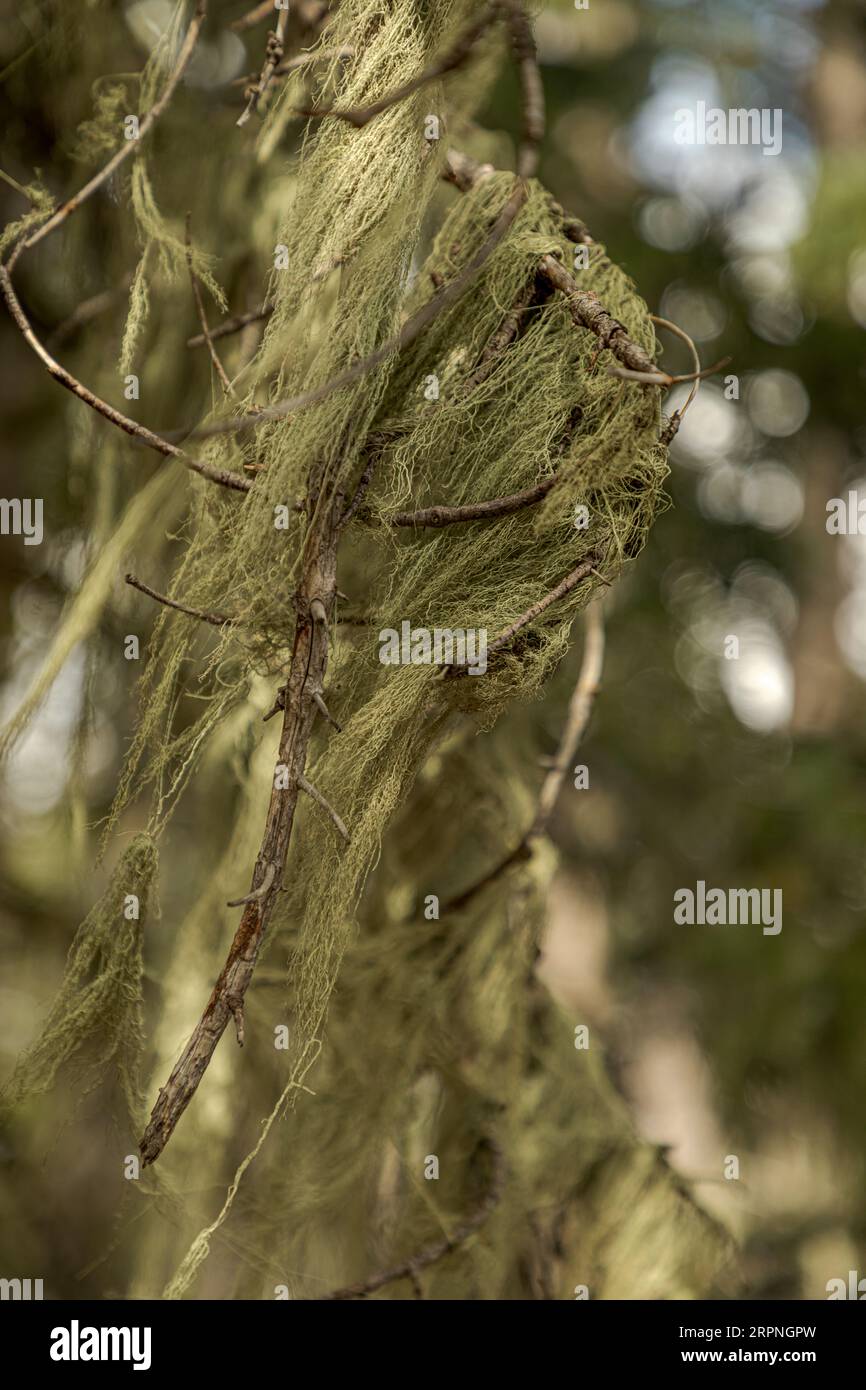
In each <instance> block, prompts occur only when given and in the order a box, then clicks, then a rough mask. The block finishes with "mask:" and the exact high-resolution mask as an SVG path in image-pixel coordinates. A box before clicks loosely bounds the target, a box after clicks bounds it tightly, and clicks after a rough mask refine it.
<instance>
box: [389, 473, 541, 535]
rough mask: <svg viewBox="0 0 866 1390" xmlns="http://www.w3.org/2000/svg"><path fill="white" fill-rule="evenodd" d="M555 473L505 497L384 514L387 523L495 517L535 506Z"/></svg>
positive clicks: (449, 523)
mask: <svg viewBox="0 0 866 1390" xmlns="http://www.w3.org/2000/svg"><path fill="white" fill-rule="evenodd" d="M556 482H557V477H556V474H553V476H552V477H550V478H544V479H543V480H542V481H541V482H540V483H536V484H535V486H534V487H530V488H526V490H525V491H524V492H512V493H509V494H508V495H507V496H505V497H491V498H489V500H488V501H486V502H469V503H467V504H466V505H465V506H463V507H421V508H420V509H419V510H418V511H417V512H395V514H394V515H393V516H390V517H388V518H387V521H388V524H389V525H390V526H412V527H421V526H425V527H429V526H454V525H456V524H457V523H458V522H461V521H493V520H494V519H495V518H496V517H500V516H510V515H511V513H512V512H520V511H523V509H524V508H525V507H534V506H535V504H536V503H537V502H541V501H542V499H543V498H545V497H546V496H547V494H548V493H549V492H550V490H551V488H553V487H555V486H556Z"/></svg>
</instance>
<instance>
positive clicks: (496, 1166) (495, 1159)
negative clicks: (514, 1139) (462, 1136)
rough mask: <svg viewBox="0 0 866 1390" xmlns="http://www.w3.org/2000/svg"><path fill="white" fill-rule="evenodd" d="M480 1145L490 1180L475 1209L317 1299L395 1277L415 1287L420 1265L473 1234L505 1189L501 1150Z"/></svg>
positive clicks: (361, 1290) (349, 1294)
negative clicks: (447, 1230)
mask: <svg viewBox="0 0 866 1390" xmlns="http://www.w3.org/2000/svg"><path fill="white" fill-rule="evenodd" d="M484 1147H485V1148H487V1149H489V1151H490V1157H491V1174H490V1184H489V1186H488V1188H487V1191H486V1192H485V1194H484V1196H483V1197H482V1199H481V1201H480V1202H479V1203H478V1206H477V1207H476V1208H475V1210H474V1211H472V1212H470V1213H469V1214H468V1215H467V1216H465V1217H464V1218H463V1220H462V1221H460V1222H459V1223H458V1225H457V1226H455V1228H454V1230H453V1231H452V1232H451V1234H450V1235H443V1236H439V1237H438V1238H437V1239H436V1240H431V1241H430V1242H429V1243H428V1244H427V1245H422V1246H420V1247H419V1249H417V1250H415V1251H414V1252H413V1253H412V1254H411V1255H409V1256H407V1258H406V1259H404V1260H401V1261H400V1262H399V1264H395V1265H391V1266H390V1267H389V1268H388V1269H380V1270H378V1271H377V1273H375V1274H370V1275H369V1276H368V1277H367V1278H366V1279H362V1280H360V1281H359V1282H358V1283H357V1284H348V1285H346V1287H345V1288H342V1289H333V1290H332V1291H331V1292H330V1293H326V1294H324V1295H323V1296H322V1300H321V1301H323V1302H335V1301H342V1302H345V1301H347V1300H349V1299H352V1298H366V1297H367V1295H368V1294H371V1293H375V1292H376V1290H377V1289H381V1288H384V1287H385V1285H386V1284H393V1283H394V1282H395V1280H397V1279H409V1280H410V1281H411V1282H412V1283H413V1287H415V1281H416V1280H417V1278H418V1274H419V1272H420V1271H421V1270H422V1269H429V1267H430V1265H434V1264H436V1263H437V1262H438V1261H439V1260H441V1259H444V1257H445V1256H446V1255H450V1254H451V1253H452V1252H453V1251H454V1250H457V1249H458V1248H459V1247H460V1246H461V1245H465V1244H466V1242H467V1240H469V1238H470V1236H473V1235H475V1233H476V1231H478V1230H480V1229H481V1227H482V1226H483V1225H484V1223H485V1222H486V1221H487V1220H488V1218H489V1217H490V1216H491V1214H492V1213H493V1211H494V1210H495V1209H496V1207H497V1206H498V1205H499V1203H500V1201H501V1200H502V1194H503V1192H504V1191H505V1179H506V1166H505V1159H504V1157H503V1154H502V1150H501V1149H500V1147H499V1145H498V1144H496V1143H495V1142H494V1141H493V1140H489V1141H487V1142H486V1143H485V1145H484ZM416 1293H417V1288H416Z"/></svg>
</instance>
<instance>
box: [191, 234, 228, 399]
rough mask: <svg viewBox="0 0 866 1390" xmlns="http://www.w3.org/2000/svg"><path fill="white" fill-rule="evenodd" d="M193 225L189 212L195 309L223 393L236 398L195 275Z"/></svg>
mask: <svg viewBox="0 0 866 1390" xmlns="http://www.w3.org/2000/svg"><path fill="white" fill-rule="evenodd" d="M191 223H192V214H191V213H189V212H188V213H187V215H186V264H187V268H188V270H189V281H190V284H191V285H192V293H193V298H194V299H195V307H196V310H197V312H198V321H199V323H200V324H201V331H202V336H203V338H204V340H205V342H206V343H207V350H208V352H209V353H210V360H211V362H212V363H213V365H214V371H215V372H216V374H217V376H218V377H219V379H220V384H221V385H222V388H223V392H224V393H225V395H227V396H234V395H235V389H234V387H233V386H232V384H231V382H230V381H229V379H228V376H227V375H226V369H225V367H224V366H223V364H222V362H221V361H220V359H219V354H218V353H217V350H216V348H215V347H214V345H213V338H212V337H211V334H210V329H209V328H208V326H207V314H206V313H205V307H204V299H203V298H202V292H201V285H200V284H199V280H198V276H197V275H196V273H195V269H194V267H193V263H192V227H191Z"/></svg>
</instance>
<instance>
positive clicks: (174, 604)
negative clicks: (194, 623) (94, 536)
mask: <svg viewBox="0 0 866 1390" xmlns="http://www.w3.org/2000/svg"><path fill="white" fill-rule="evenodd" d="M125 579H126V583H127V584H129V585H130V586H131V587H132V588H133V589H138V591H139V593H142V594H147V596H148V598H152V599H156V602H157V603H161V604H163V605H164V606H165V607H166V608H176V609H177V611H178V613H186V614H187V615H188V617H190V618H198V619H199V621H200V622H203V623H210V625H211V627H231V626H232V625H233V624H234V622H235V619H234V618H232V617H230V616H229V615H228V613H208V612H206V611H205V610H204V609H202V608H190V607H189V606H188V605H187V604H186V603H178V601H177V599H173V598H168V596H167V595H166V594H160V593H158V592H157V590H156V589H151V587H150V585H149V584H145V583H144V582H143V580H141V579H136V577H135V575H134V574H127V575H126V576H125Z"/></svg>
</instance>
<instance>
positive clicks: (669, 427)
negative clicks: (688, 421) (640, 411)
mask: <svg viewBox="0 0 866 1390" xmlns="http://www.w3.org/2000/svg"><path fill="white" fill-rule="evenodd" d="M650 318H651V319H652V321H653V323H657V324H659V326H660V327H661V328H666V329H667V330H668V332H669V333H674V334H676V336H677V337H678V338H681V339H682V341H683V342H684V343H685V344H686V346H687V348H688V349H689V352H690V353H691V355H692V361H693V362H694V364H695V370H694V375H693V378H692V389H691V391H690V392H689V394H688V396H687V397H686V399H685V401H684V402H683V404H682V405H681V406H680V408H679V410H675V411H674V412H673V414H672V415H671V418H670V419H669V420H668V422H667V424H666V425H665V427H664V429H663V430H662V432H661V442H662V444H670V442H671V440H672V439H673V438H674V435H675V434H676V432H677V430H678V429H679V427H680V424H681V422H682V418H683V416H684V415H685V413H686V411H687V410H688V408H689V406H690V405H691V403H692V401H693V400H694V398H695V396H696V395H697V394H698V391H699V389H700V385H701V377H702V375H703V373H702V372H701V359H700V354H699V353H698V349H697V347H696V346H695V342H694V339H693V338H690V337H689V335H688V333H686V331H685V329H684V328H680V327H679V326H678V325H677V324H675V323H671V321H670V319H663V318H659V316H658V314H650ZM729 361H730V358H726V359H725V366H727V364H728V362H729Z"/></svg>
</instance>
